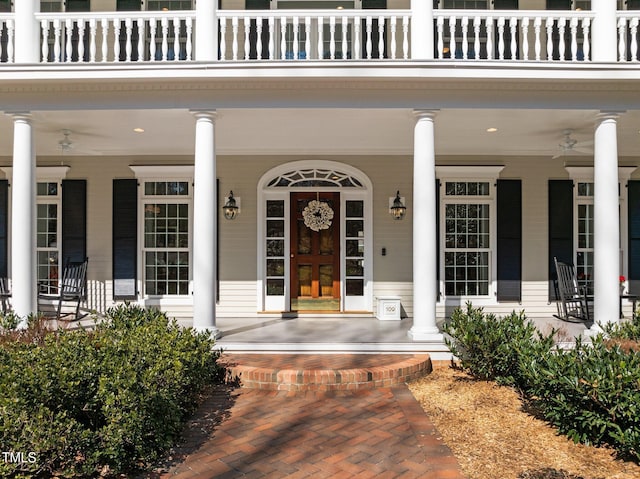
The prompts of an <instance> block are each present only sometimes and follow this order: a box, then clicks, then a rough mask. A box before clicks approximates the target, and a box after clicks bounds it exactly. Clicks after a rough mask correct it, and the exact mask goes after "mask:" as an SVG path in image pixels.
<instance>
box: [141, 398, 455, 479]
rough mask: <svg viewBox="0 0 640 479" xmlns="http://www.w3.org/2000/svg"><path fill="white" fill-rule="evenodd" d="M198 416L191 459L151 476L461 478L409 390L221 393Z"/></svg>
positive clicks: (190, 438) (198, 478)
mask: <svg viewBox="0 0 640 479" xmlns="http://www.w3.org/2000/svg"><path fill="white" fill-rule="evenodd" d="M199 414H200V417H199V419H197V420H196V421H197V424H198V427H191V428H190V432H189V434H188V437H187V444H186V445H185V449H184V450H189V451H190V452H189V454H188V455H186V457H181V455H180V452H179V451H178V452H177V454H176V458H177V459H179V460H180V461H181V462H179V463H178V464H171V465H169V466H168V468H167V469H165V471H164V472H163V473H161V474H156V475H155V476H152V477H161V478H163V479H169V478H178V479H187V478H196V479H204V478H220V479H225V478H288V479H294V478H309V479H316V478H318V479H321V478H325V477H326V478H332V479H335V478H374V477H375V478H376V479H378V478H407V479H409V478H414V477H415V478H427V479H464V476H463V475H462V473H461V472H460V469H459V466H458V463H457V461H456V459H455V457H454V456H453V455H452V453H451V451H450V449H449V448H448V447H447V446H446V445H445V444H443V442H442V440H441V438H440V436H439V435H438V432H437V430H436V429H435V427H434V426H433V423H432V422H431V420H430V419H429V418H428V417H427V416H426V415H425V414H424V412H423V411H422V408H421V407H420V405H419V404H418V402H417V401H416V400H415V399H414V397H413V396H412V394H411V392H410V391H409V390H408V388H407V387H406V386H394V387H386V388H385V387H382V388H375V389H362V390H356V391H324V392H323V391H304V392H299V391H298V392H295V391H266V390H258V389H246V388H238V389H233V390H230V389H229V390H223V389H220V390H217V392H216V394H214V395H212V396H211V397H210V399H209V400H208V402H207V403H206V404H205V405H203V407H202V408H201V409H200V413H199ZM198 421H199V422H198ZM207 421H209V424H207ZM200 426H202V427H200ZM207 429H209V430H208V431H207ZM148 477H150V476H148Z"/></svg>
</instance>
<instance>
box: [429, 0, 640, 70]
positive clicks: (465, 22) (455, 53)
mask: <svg viewBox="0 0 640 479" xmlns="http://www.w3.org/2000/svg"><path fill="white" fill-rule="evenodd" d="M434 17H435V19H436V36H437V41H436V45H437V46H436V59H444V58H455V59H458V60H494V59H495V60H535V61H588V60H589V59H590V50H591V48H590V47H591V35H590V28H591V22H592V20H593V18H594V14H593V13H592V12H590V11H579V12H568V11H523V10H508V11H507V10H484V11H483V10H477V11H473V10H472V11H469V10H436V11H434ZM635 40H636V43H637V38H636V39H635Z"/></svg>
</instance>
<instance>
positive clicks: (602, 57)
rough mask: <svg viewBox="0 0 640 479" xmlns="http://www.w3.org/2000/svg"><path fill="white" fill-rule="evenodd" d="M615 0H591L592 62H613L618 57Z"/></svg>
mask: <svg viewBox="0 0 640 479" xmlns="http://www.w3.org/2000/svg"><path fill="white" fill-rule="evenodd" d="M616 9H617V6H616V2H614V1H612V0H591V10H592V11H593V14H594V17H593V24H592V26H591V58H592V59H593V61H594V62H615V61H616V60H617V58H618V53H617V52H618V27H617V22H616Z"/></svg>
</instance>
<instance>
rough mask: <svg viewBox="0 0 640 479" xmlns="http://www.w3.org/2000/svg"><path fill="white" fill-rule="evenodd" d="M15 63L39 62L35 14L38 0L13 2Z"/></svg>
mask: <svg viewBox="0 0 640 479" xmlns="http://www.w3.org/2000/svg"><path fill="white" fill-rule="evenodd" d="M14 9H15V21H16V23H15V33H14V35H15V41H14V54H15V62H16V63H38V62H39V61H40V24H39V23H38V20H36V13H38V12H39V11H40V0H20V1H19V2H14Z"/></svg>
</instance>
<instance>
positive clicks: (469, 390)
mask: <svg viewBox="0 0 640 479" xmlns="http://www.w3.org/2000/svg"><path fill="white" fill-rule="evenodd" d="M409 389H410V390H411V391H412V393H413V395H414V396H415V397H416V399H418V401H419V402H420V404H421V405H422V407H423V409H424V410H425V412H426V413H427V414H429V416H430V417H431V418H432V420H433V422H434V424H435V425H436V427H437V428H438V431H439V432H440V434H441V435H442V437H443V439H444V442H445V443H446V444H447V445H448V446H449V447H450V448H451V450H452V451H453V453H454V454H455V456H456V457H457V458H458V461H459V463H460V466H461V468H462V470H463V472H464V474H465V475H466V476H467V477H468V478H469V479H496V478H501V479H510V478H512V479H604V478H606V479H637V478H639V477H640V466H639V465H637V464H635V463H632V462H625V461H621V460H618V459H616V458H615V453H614V451H613V450H611V449H607V448H596V447H591V446H585V445H581V444H575V443H573V442H572V441H571V440H569V439H567V438H566V437H564V436H559V435H558V434H557V431H556V430H555V429H554V428H552V427H551V426H549V425H548V424H546V423H545V422H544V421H542V420H540V419H536V418H534V417H533V416H531V415H530V414H527V413H526V412H525V411H524V406H523V403H522V401H521V399H520V397H519V396H518V394H517V393H516V392H515V391H514V390H513V389H511V388H508V387H501V386H497V385H496V384H494V383H492V382H484V381H477V380H475V379H473V378H472V377H470V376H469V375H467V374H466V373H464V372H462V371H459V370H454V369H451V368H441V369H436V370H434V371H433V373H431V374H430V375H428V376H426V377H423V378H421V379H418V380H416V381H413V382H411V383H410V384H409Z"/></svg>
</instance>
